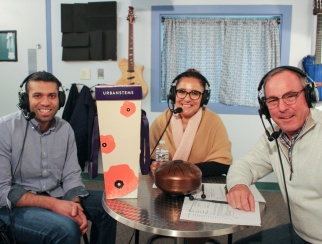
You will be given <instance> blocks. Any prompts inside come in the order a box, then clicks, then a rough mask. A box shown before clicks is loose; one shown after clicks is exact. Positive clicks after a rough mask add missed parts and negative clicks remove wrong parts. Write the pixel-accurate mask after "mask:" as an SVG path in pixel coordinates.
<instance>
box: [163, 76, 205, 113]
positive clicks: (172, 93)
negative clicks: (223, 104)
mask: <svg viewBox="0 0 322 244" xmlns="http://www.w3.org/2000/svg"><path fill="white" fill-rule="evenodd" d="M182 77H194V78H197V79H199V80H201V82H202V85H203V87H204V88H205V90H204V92H203V94H202V98H201V102H200V107H202V106H204V105H207V103H208V102H209V99H210V92H211V90H210V84H209V82H208V80H207V79H206V77H204V76H203V75H202V74H200V73H199V72H197V71H185V72H183V73H181V74H180V75H178V76H177V77H176V78H174V80H173V81H172V83H171V87H170V91H169V95H168V101H169V100H170V101H171V102H172V103H173V104H174V103H175V101H176V88H177V83H178V81H179V80H180V79H181V78H182Z"/></svg>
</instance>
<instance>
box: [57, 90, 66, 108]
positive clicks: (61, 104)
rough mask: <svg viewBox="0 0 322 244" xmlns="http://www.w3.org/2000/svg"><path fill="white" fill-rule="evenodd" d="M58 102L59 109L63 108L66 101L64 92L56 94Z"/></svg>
mask: <svg viewBox="0 0 322 244" xmlns="http://www.w3.org/2000/svg"><path fill="white" fill-rule="evenodd" d="M58 100H59V108H61V107H64V105H65V101H66V95H65V92H63V91H59V92H58Z"/></svg>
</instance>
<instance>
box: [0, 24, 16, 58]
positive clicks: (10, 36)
mask: <svg viewBox="0 0 322 244" xmlns="http://www.w3.org/2000/svg"><path fill="white" fill-rule="evenodd" d="M0 61H1V62H17V61H18V53H17V31H14V30H8V31H0Z"/></svg>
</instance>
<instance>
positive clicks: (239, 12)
mask: <svg viewBox="0 0 322 244" xmlns="http://www.w3.org/2000/svg"><path fill="white" fill-rule="evenodd" d="M232 15H234V16H241V17H243V18H245V16H254V15H256V16H263V15H266V16H277V17H278V18H279V19H280V22H281V25H280V29H281V37H280V46H281V60H280V61H281V62H280V63H281V64H288V57H289V47H288V46H289V41H290V40H289V38H290V37H289V34H290V33H289V32H290V31H289V30H290V21H291V6H262V5H261V6H153V7H152V79H151V80H152V84H151V86H152V87H151V93H152V94H151V95H152V97H155V98H158V99H154V100H152V111H163V110H164V109H166V107H167V102H166V100H165V99H164V93H163V95H162V85H163V87H164V84H162V83H164V81H165V80H168V83H169V82H171V81H172V79H173V78H174V77H175V75H172V76H173V78H170V77H168V78H167V79H163V80H162V77H161V74H162V75H164V73H165V72H161V66H162V65H161V62H162V60H161V41H162V40H161V39H162V38H161V33H162V31H161V28H162V24H161V21H162V18H168V17H169V16H171V17H172V16H177V17H182V16H190V17H192V16H211V17H212V18H213V17H220V18H222V17H223V18H224V17H225V16H232ZM156 27H158V28H156ZM189 68H190V67H189ZM191 68H196V67H191ZM210 69H211V68H210ZM236 69H238V67H236ZM183 71H184V70H183ZM201 72H202V73H203V74H204V75H205V76H206V78H208V77H207V76H208V75H207V74H206V73H207V72H206V73H204V72H203V71H201ZM245 72H246V75H247V72H250V71H249V70H245ZM176 75H177V74H176ZM170 76H171V75H170ZM258 83H259V81H258ZM211 86H212V85H211ZM211 89H212V98H211V102H210V103H208V107H209V108H210V109H212V110H213V111H215V112H217V113H233V114H237V113H239V114H257V110H258V107H248V106H231V105H225V104H223V103H219V102H218V100H216V98H215V97H214V96H215V94H214V93H215V92H216V93H218V89H217V90H215V89H213V87H211ZM163 90H165V89H163ZM256 91H257V87H254V92H255V94H254V96H255V99H256V97H257V93H256ZM167 92H168V91H167ZM255 106H256V105H255Z"/></svg>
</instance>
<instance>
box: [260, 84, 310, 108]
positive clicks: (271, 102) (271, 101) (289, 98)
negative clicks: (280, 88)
mask: <svg viewBox="0 0 322 244" xmlns="http://www.w3.org/2000/svg"><path fill="white" fill-rule="evenodd" d="M302 91H304V88H303V89H302V90H300V91H298V92H288V93H285V94H284V95H283V96H281V97H269V98H266V99H265V103H266V105H267V107H268V108H270V109H273V108H276V107H277V105H278V103H279V100H280V99H281V98H282V99H283V101H284V102H285V103H286V104H287V105H293V104H295V103H296V100H297V97H298V96H299V95H300V93H301V92H302Z"/></svg>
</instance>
